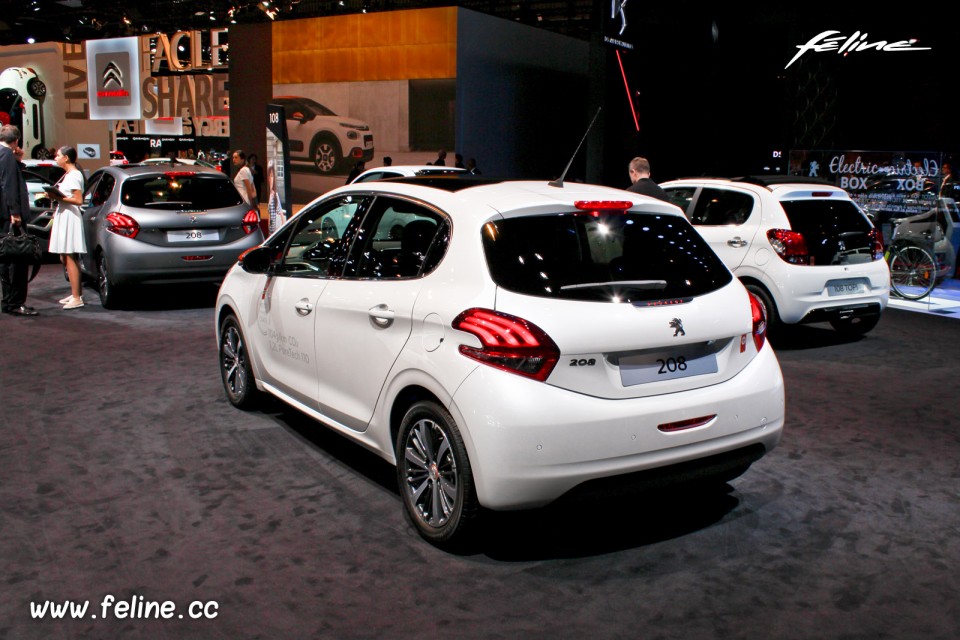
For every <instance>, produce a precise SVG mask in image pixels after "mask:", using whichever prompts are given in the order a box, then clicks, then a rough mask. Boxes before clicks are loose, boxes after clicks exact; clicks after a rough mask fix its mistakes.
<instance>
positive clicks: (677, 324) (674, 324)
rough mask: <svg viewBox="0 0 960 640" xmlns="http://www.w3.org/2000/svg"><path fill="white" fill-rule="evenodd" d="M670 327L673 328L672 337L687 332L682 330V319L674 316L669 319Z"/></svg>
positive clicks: (683, 334)
mask: <svg viewBox="0 0 960 640" xmlns="http://www.w3.org/2000/svg"><path fill="white" fill-rule="evenodd" d="M670 328H671V329H673V337H674V338H676V337H677V336H685V335H687V332H686V331H684V330H683V320H681V319H680V318H674V319H673V320H671V321H670Z"/></svg>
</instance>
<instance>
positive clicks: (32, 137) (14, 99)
mask: <svg viewBox="0 0 960 640" xmlns="http://www.w3.org/2000/svg"><path fill="white" fill-rule="evenodd" d="M46 96H47V85H45V84H44V83H43V81H42V80H41V79H40V77H39V76H38V75H37V72H36V71H34V70H33V69H31V68H30V67H9V68H7V69H4V70H3V71H2V72H0V125H3V124H13V125H16V126H17V128H18V129H20V136H21V142H20V146H21V147H23V153H24V157H26V158H41V157H46V156H45V155H44V154H46V153H47V148H46V146H44V145H45V144H46V143H45V138H46V131H45V128H44V119H43V101H44V98H46Z"/></svg>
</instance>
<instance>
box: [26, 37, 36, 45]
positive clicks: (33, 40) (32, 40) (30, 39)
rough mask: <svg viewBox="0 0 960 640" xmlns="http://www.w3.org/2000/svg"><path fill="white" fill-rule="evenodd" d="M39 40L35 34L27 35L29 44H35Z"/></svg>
mask: <svg viewBox="0 0 960 640" xmlns="http://www.w3.org/2000/svg"><path fill="white" fill-rule="evenodd" d="M36 41H37V40H36V39H35V38H34V37H33V36H27V44H33V43H34V42H36Z"/></svg>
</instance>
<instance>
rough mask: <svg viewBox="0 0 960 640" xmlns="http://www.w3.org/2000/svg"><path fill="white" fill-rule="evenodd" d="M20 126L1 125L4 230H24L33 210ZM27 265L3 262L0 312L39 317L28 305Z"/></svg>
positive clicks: (0, 189)
mask: <svg viewBox="0 0 960 640" xmlns="http://www.w3.org/2000/svg"><path fill="white" fill-rule="evenodd" d="M19 140H20V129H18V128H17V127H16V126H14V125H12V124H7V125H4V126H2V127H0V233H12V232H13V230H14V229H20V233H23V225H24V216H25V215H26V214H27V212H29V211H30V200H29V197H28V195H27V183H26V181H25V180H24V179H23V172H22V171H21V168H20V157H22V156H23V149H21V148H20V144H19ZM29 268H30V267H29V266H28V265H25V264H0V289H2V292H3V300H2V304H0V311H3V313H9V314H10V315H14V316H35V315H37V310H36V309H34V308H33V307H28V306H27V305H26V304H25V303H26V301H27V272H28V271H29Z"/></svg>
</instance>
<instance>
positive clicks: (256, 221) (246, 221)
mask: <svg viewBox="0 0 960 640" xmlns="http://www.w3.org/2000/svg"><path fill="white" fill-rule="evenodd" d="M259 226H260V212H259V211H257V210H256V209H250V211H247V213H246V215H244V216H243V232H244V233H246V234H251V233H253V232H254V231H256V230H257V227H259Z"/></svg>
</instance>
